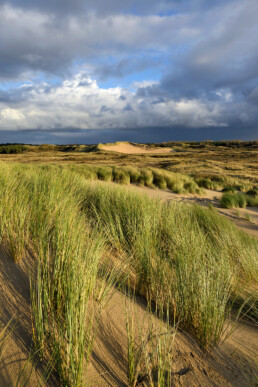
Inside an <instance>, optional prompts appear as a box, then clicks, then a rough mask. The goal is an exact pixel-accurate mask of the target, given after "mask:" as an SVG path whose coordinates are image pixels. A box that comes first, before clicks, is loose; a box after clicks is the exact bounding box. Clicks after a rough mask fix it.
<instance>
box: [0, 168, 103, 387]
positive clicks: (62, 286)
mask: <svg viewBox="0 0 258 387" xmlns="http://www.w3.org/2000/svg"><path fill="white" fill-rule="evenodd" d="M0 181H1V190H0V195H1V207H0V217H1V238H2V243H4V244H6V245H7V246H8V247H9V249H10V251H11V252H12V254H13V257H14V259H15V260H17V259H20V258H21V257H22V256H24V254H25V251H26V250H28V249H29V250H30V253H31V254H33V255H34V257H35V258H37V260H38V273H37V283H36V285H34V284H33V283H32V308H33V312H34V334H35V337H34V339H35V344H36V345H37V347H38V350H39V351H40V352H41V353H42V354H43V353H44V352H45V351H50V353H52V354H53V357H54V359H55V362H56V367H57V369H58V372H59V376H60V380H61V381H62V384H63V385H70V386H77V385H81V383H82V374H83V364H84V362H85V352H86V353H88V360H89V355H90V352H91V348H92V340H93V320H94V318H95V317H96V313H95V311H96V310H97V308H96V307H95V308H93V307H92V305H91V304H92V302H93V301H94V300H93V297H92V294H93V293H94V291H95V290H94V289H95V287H96V276H97V273H98V269H99V260H100V256H101V254H102V253H101V244H102V241H101V239H100V237H99V235H96V234H95V233H94V232H93V231H92V230H91V229H90V228H89V226H88V224H87V222H86V219H85V217H84V215H83V214H82V213H81V210H80V202H81V196H80V192H79V190H78V188H79V187H80V180H79V179H78V177H77V176H76V175H71V173H70V172H65V171H62V172H61V171H58V170H57V169H56V168H35V169H34V168H33V167H31V168H28V169H26V170H25V168H23V167H20V166H10V167H8V166H6V165H5V166H2V165H1V170H0ZM86 365H87V364H86Z"/></svg>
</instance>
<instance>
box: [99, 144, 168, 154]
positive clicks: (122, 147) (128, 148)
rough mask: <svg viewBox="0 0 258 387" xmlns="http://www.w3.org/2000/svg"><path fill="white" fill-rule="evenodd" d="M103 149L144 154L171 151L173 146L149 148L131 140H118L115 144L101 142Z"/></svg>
mask: <svg viewBox="0 0 258 387" xmlns="http://www.w3.org/2000/svg"><path fill="white" fill-rule="evenodd" d="M99 147H100V149H101V150H105V151H112V152H118V153H129V154H135V153H138V154H144V153H171V152H173V150H172V149H171V148H165V147H164V148H161V147H160V148H158V147H156V148H148V147H147V146H144V147H140V146H136V145H132V144H130V143H129V142H116V143H114V144H101V145H100V146H99Z"/></svg>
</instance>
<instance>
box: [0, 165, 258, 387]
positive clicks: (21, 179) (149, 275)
mask: <svg viewBox="0 0 258 387" xmlns="http://www.w3.org/2000/svg"><path fill="white" fill-rule="evenodd" d="M91 172H92V176H94V173H95V170H92V171H91ZM120 172H121V171H120V169H117V171H116V173H117V175H116V176H118V178H120V177H119V176H121V175H120ZM98 173H99V177H100V176H101V178H102V179H103V180H109V178H110V176H111V172H110V170H109V173H107V175H105V173H106V172H105V171H103V170H102V171H99V172H98ZM154 174H155V173H154V171H152V172H151V173H150V172H148V173H146V175H145V178H146V179H149V180H148V181H149V184H153V181H154ZM132 175H134V178H133V179H135V180H137V179H139V176H143V171H139V170H138V169H136V170H134V171H131V172H130V176H132ZM105 176H106V177H105ZM112 176H113V172H112ZM155 176H156V177H155V179H156V182H157V179H158V178H161V177H163V178H164V175H163V176H160V175H159V176H158V175H155ZM87 179H88V177H87V176H86V178H84V175H83V173H82V170H81V169H80V168H78V167H77V166H74V167H62V168H59V167H58V166H39V165H38V166H33V165H19V164H4V163H1V164H0V220H1V222H0V238H1V243H3V244H5V245H6V246H7V247H9V249H10V252H11V253H12V255H13V259H14V260H19V259H22V258H23V256H24V254H25V252H26V251H30V253H31V254H33V256H34V257H35V259H37V265H38V274H37V281H36V284H33V283H32V286H31V292H32V308H33V324H34V336H35V337H34V339H35V343H36V345H37V346H38V348H39V349H40V350H41V352H42V356H44V352H45V351H49V350H51V352H52V353H53V354H55V359H56V368H57V370H58V372H59V376H60V380H61V382H62V385H67V386H80V385H83V384H84V383H85V381H84V379H83V377H84V375H85V372H86V370H85V368H87V363H88V361H89V358H90V353H91V350H92V346H93V340H94V335H95V328H96V326H97V323H96V322H97V320H98V314H99V311H100V309H101V302H100V301H103V298H105V295H106V294H108V291H107V290H106V289H110V288H111V287H112V286H113V284H115V283H116V281H120V280H121V276H120V274H121V272H122V271H123V276H124V278H126V274H127V275H128V276H129V275H130V273H131V272H133V273H134V275H135V278H136V281H135V287H136V291H137V292H139V293H141V294H142V295H144V296H145V297H146V298H147V300H148V301H149V302H150V303H152V304H153V303H155V304H156V305H157V310H162V309H163V308H164V310H165V309H167V310H168V311H169V313H170V321H174V322H176V323H179V326H180V327H182V328H183V329H185V330H187V331H188V332H190V333H191V334H193V335H194V336H195V338H196V339H197V340H198V342H199V344H200V346H201V347H202V348H204V349H207V348H212V347H213V346H214V345H216V344H217V343H218V342H219V341H220V339H221V337H222V335H223V330H224V327H225V321H226V319H227V317H228V316H229V314H230V310H231V307H232V299H233V298H236V295H237V294H238V291H239V289H240V290H241V288H242V287H243V285H245V286H246V285H247V284H248V283H249V282H252V284H253V283H254V282H255V281H256V280H257V278H258V276H257V258H258V244H257V240H255V239H254V238H251V237H249V236H248V235H246V234H244V233H242V232H240V231H239V230H238V229H237V228H236V227H235V226H234V225H233V224H232V223H230V222H229V221H227V220H226V219H225V218H223V217H221V216H220V215H218V214H217V213H216V212H214V211H213V210H212V209H204V208H200V207H199V206H192V205H186V204H179V203H174V204H173V203H171V204H164V203H161V202H159V201H157V200H152V199H150V198H148V197H145V196H144V195H139V194H136V193H134V192H128V191H126V188H123V187H114V188H111V187H105V186H103V185H101V186H98V185H97V184H94V185H91V184H90V183H89V182H88V181H87ZM125 179H127V178H125ZM126 181H128V179H127V180H126ZM159 181H160V184H161V183H162V181H163V180H162V179H161V180H159ZM188 183H191V181H188ZM162 184H163V183H162ZM166 184H167V186H168V180H166ZM171 184H172V182H171ZM178 184H179V183H178ZM180 184H181V183H180ZM182 187H184V185H183V186H181V188H180V185H179V186H178V191H180V190H181V189H183V188H182ZM110 254H111V255H112V254H114V255H115V256H116V257H120V265H121V268H123V269H121V270H119V269H118V266H117V265H118V263H117V262H116V264H114V267H113V268H112V260H111V261H110V263H109V264H105V265H104V264H103V258H104V257H107V256H109V255H110ZM106 262H107V261H106ZM106 268H107V269H106ZM105 270H108V271H107V272H106V273H105ZM100 277H101V278H100ZM244 301H245V300H244Z"/></svg>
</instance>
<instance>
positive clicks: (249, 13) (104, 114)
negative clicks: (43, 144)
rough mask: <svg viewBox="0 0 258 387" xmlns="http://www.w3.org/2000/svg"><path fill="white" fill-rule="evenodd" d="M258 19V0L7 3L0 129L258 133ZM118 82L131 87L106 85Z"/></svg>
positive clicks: (0, 47)
mask: <svg viewBox="0 0 258 387" xmlns="http://www.w3.org/2000/svg"><path fill="white" fill-rule="evenodd" d="M257 15H258V2H257V0H228V1H223V0H214V1H207V0H193V1H190V0H180V1H179V0H173V1H170V0H163V1H157V0H141V1H140V2H139V1H132V0H124V1H121V0H99V1H93V0H88V1H85V0H74V1H70V0H45V1H41V0H40V1H39V0H38V1H37V0H23V1H21V0H5V1H3V0H0V82H2V83H3V82H4V83H3V87H2V86H1V84H0V130H3V129H5V128H7V129H10V130H16V129H17V128H19V129H25V128H27V129H38V130H39V133H41V132H40V131H41V130H43V129H55V128H60V133H61V130H62V128H64V127H66V128H67V127H68V126H69V128H70V129H69V130H70V131H73V133H77V134H78V136H81V135H83V134H81V132H80V131H79V132H76V131H75V129H73V128H77V129H78V128H80V129H88V130H89V129H95V128H97V129H102V128H103V129H105V130H109V129H110V128H120V129H119V130H122V129H123V130H124V131H123V136H124V133H125V131H126V130H127V129H128V128H132V127H133V126H135V129H138V130H139V134H138V138H140V132H142V133H143V132H144V133H147V129H144V128H146V127H148V128H151V127H155V128H156V127H158V126H160V127H161V128H162V127H163V128H164V130H165V131H166V133H168V132H167V130H170V131H172V132H173V133H174V131H173V130H172V128H175V130H178V131H180V132H181V134H183V131H184V129H185V128H194V130H195V131H197V130H200V133H202V134H203V135H204V133H205V130H206V132H207V133H208V134H210V133H211V131H212V129H210V128H214V132H213V133H214V136H216V135H217V134H216V133H223V129H222V128H224V130H225V133H228V134H227V137H230V133H231V134H232V137H231V138H233V137H234V135H235V136H239V133H240V131H241V128H242V133H243V136H245V135H246V133H249V134H250V135H251V133H252V131H255V130H256V131H257V122H258V110H257V104H258V66H257V63H258V39H257V38H256V37H257V36H258V16H257ZM149 70H150V71H149ZM148 71H149V73H151V71H152V73H154V74H155V76H154V77H153V79H158V78H159V79H160V81H157V82H153V81H152V78H151V75H150V76H147V75H146V78H141V76H142V77H144V75H145V74H149V73H148ZM135 74H137V77H135V80H137V81H139V79H140V82H138V84H137V85H136V86H134V84H136V83H137V82H135V83H134V75H135ZM139 74H140V75H139ZM157 74H159V77H158V76H157ZM129 76H130V78H129ZM51 77H52V78H56V77H57V78H58V81H56V84H53V82H51ZM43 79H44V80H46V79H50V81H45V82H43ZM109 79H119V81H120V80H126V84H129V81H128V80H129V79H130V82H131V85H130V86H128V88H125V87H122V86H121V87H119V86H117V87H113V86H110V88H109V89H103V88H101V87H100V86H98V83H97V82H100V81H107V80H109ZM95 80H96V81H95ZM13 81H20V83H19V84H18V86H13ZM8 82H12V85H11V84H10V85H11V86H9V87H8ZM22 82H24V83H25V84H22ZM6 85H7V86H6ZM168 128H170V129H168ZM200 128H202V129H200ZM218 128H219V129H218ZM234 128H235V129H234ZM246 128H248V129H246ZM78 130H79V129H78ZM112 130H113V129H112ZM191 130H192V129H191ZM172 132H171V133H172ZM13 133H14V132H13ZM26 133H27V132H26ZM30 133H32V132H30ZM33 133H34V132H33ZM44 133H45V132H44ZM46 133H48V134H50V133H52V134H51V136H56V137H58V134H54V132H46ZM65 133H66V134H65V136H66V137H65V138H68V137H69V135H68V129H67V130H66V131H65ZM83 133H84V132H83ZM85 133H86V132H85ZM87 133H88V134H87V135H90V133H92V132H91V131H87ZM98 133H100V132H98ZM112 133H113V132H112ZM115 133H116V136H117V135H118V133H119V132H115ZM128 133H129V132H128ZM128 133H127V134H128ZM130 133H134V135H135V132H132V131H130ZM155 133H156V132H155V131H154V129H150V136H152V138H156V137H155V136H156V134H155ZM157 133H158V132H157ZM160 133H161V131H160ZM196 133H197V132H196ZM128 135H129V134H128ZM257 135H258V133H257ZM44 136H46V135H45V134H44ZM51 138H52V137H51ZM53 138H54V137H53Z"/></svg>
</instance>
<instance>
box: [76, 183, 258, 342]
mask: <svg viewBox="0 0 258 387" xmlns="http://www.w3.org/2000/svg"><path fill="white" fill-rule="evenodd" d="M83 209H84V212H85V213H86V214H87V216H88V217H90V218H91V219H94V221H95V222H96V225H98V226H99V227H100V229H101V231H102V232H104V233H105V237H106V239H107V240H108V241H109V244H110V246H111V248H112V249H114V250H116V251H118V252H120V253H121V256H127V257H128V259H129V260H130V262H131V270H132V271H134V273H135V275H136V290H137V291H138V292H140V293H141V294H144V295H145V296H146V297H147V299H148V300H149V301H150V302H155V303H156V304H157V305H161V304H162V305H169V308H170V310H173V312H172V313H173V314H174V315H175V317H176V319H177V320H178V321H180V323H181V326H184V328H185V329H187V330H188V331H190V332H192V333H193V334H194V335H195V337H196V338H197V339H198V341H199V343H200V344H201V346H202V347H203V348H208V347H212V346H213V345H215V344H216V343H217V342H218V341H219V340H220V338H221V334H222V332H223V327H224V322H225V319H226V318H227V316H228V314H229V311H230V308H231V303H230V299H231V296H232V295H233V293H235V292H237V289H238V287H242V286H243V282H242V280H243V279H244V281H246V282H248V281H251V280H255V275H256V274H255V273H257V258H258V246H257V241H256V240H254V239H252V238H251V237H249V236H247V235H245V234H243V233H241V232H240V231H238V230H237V229H236V227H235V226H234V225H233V224H231V223H230V222H229V221H227V220H226V219H224V218H222V217H221V216H219V215H218V214H217V213H216V212H214V211H212V210H206V209H203V208H200V207H198V206H190V205H180V204H178V203H177V204H168V205H164V204H162V203H160V202H158V201H155V200H151V199H148V198H147V197H144V196H139V195H136V194H135V193H128V192H126V190H124V189H118V188H116V189H106V188H103V187H99V188H98V187H95V188H94V189H91V188H90V187H89V188H88V192H87V194H86V195H85V200H84V203H83ZM225 230H227V232H225Z"/></svg>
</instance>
